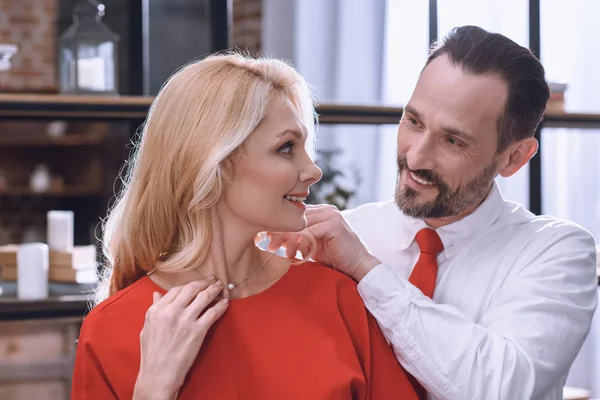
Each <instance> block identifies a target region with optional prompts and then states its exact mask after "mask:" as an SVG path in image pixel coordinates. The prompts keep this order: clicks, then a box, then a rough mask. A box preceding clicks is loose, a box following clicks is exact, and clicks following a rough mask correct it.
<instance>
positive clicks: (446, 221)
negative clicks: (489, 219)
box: [425, 184, 493, 229]
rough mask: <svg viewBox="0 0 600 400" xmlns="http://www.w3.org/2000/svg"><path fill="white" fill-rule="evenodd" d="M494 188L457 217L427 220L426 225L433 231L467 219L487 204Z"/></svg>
mask: <svg viewBox="0 0 600 400" xmlns="http://www.w3.org/2000/svg"><path fill="white" fill-rule="evenodd" d="M492 188H493V184H492V186H490V190H488V191H487V193H486V195H485V196H483V198H482V199H481V200H479V201H478V202H475V203H473V204H472V205H471V206H469V207H467V208H465V209H464V210H462V211H461V212H460V213H458V214H457V215H453V216H450V217H443V218H425V223H426V224H427V225H428V226H429V227H431V228H433V229H438V228H441V227H442V226H446V225H450V224H452V223H454V222H456V221H460V220H461V219H463V218H465V217H466V216H468V215H471V214H473V213H474V212H475V210H477V209H478V208H479V206H481V205H482V204H483V203H484V202H485V200H486V199H487V198H488V196H489V195H490V192H491V190H492Z"/></svg>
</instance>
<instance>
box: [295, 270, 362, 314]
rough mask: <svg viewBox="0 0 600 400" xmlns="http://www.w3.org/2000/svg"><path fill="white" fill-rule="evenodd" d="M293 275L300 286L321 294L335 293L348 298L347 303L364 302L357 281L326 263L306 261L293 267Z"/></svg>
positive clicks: (338, 296) (339, 296) (337, 295)
mask: <svg viewBox="0 0 600 400" xmlns="http://www.w3.org/2000/svg"><path fill="white" fill-rule="evenodd" d="M292 271H293V274H294V275H293V276H294V277H295V281H296V283H300V285H298V286H299V287H302V288H305V289H304V290H306V288H310V290H311V291H312V293H316V294H318V295H319V296H325V295H326V294H329V295H335V296H336V297H337V298H338V299H339V298H344V299H346V301H345V303H346V304H352V305H356V304H362V300H361V298H360V295H359V294H358V290H357V283H356V282H355V281H354V280H353V279H352V278H350V277H348V276H347V275H345V274H343V273H341V272H339V271H337V270H335V269H333V268H331V267H327V266H325V265H322V264H319V263H316V262H313V261H306V262H303V263H301V264H296V265H294V266H293V267H292Z"/></svg>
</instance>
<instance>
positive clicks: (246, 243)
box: [151, 210, 290, 298]
mask: <svg viewBox="0 0 600 400" xmlns="http://www.w3.org/2000/svg"><path fill="white" fill-rule="evenodd" d="M212 228H213V229H212V231H213V232H212V238H211V239H212V240H211V251H210V254H209V257H208V259H207V260H206V262H204V263H203V264H202V265H198V266H196V267H195V268H194V269H192V270H188V271H185V272H178V273H169V274H167V273H162V272H160V271H161V268H160V262H159V263H158V264H157V265H156V271H157V272H155V273H153V274H152V275H151V279H152V280H153V281H154V282H155V283H157V284H158V285H159V286H161V287H163V288H165V289H167V290H168V289H170V288H172V287H175V286H180V285H185V284H187V283H189V282H192V281H196V280H199V279H201V278H202V277H206V276H209V275H215V276H216V277H217V279H219V280H221V281H222V282H223V283H224V284H225V289H224V294H225V296H227V297H229V298H243V297H248V296H251V295H253V294H257V293H260V292H261V291H263V290H265V289H267V288H268V287H269V286H271V285H272V284H273V283H274V282H275V281H277V279H278V278H280V277H281V276H282V275H283V274H285V272H286V271H287V269H288V268H289V264H290V263H288V262H287V260H283V259H280V258H279V257H274V258H273V259H270V260H268V258H269V256H270V255H271V254H270V253H267V252H264V251H262V250H260V249H259V248H257V247H256V245H255V243H254V236H255V234H256V229H254V230H252V229H250V228H249V227H244V223H243V222H241V221H239V220H236V219H235V218H232V215H231V214H230V213H228V212H227V210H219V212H216V211H215V212H214V213H213V216H212ZM263 264H264V265H263ZM261 266H262V267H261ZM259 268H260V270H258V269H259ZM257 270H258V271H257ZM255 272H256V273H255ZM239 282H241V284H240V285H239V286H237V285H236V286H235V288H234V289H233V290H228V289H227V285H228V284H230V283H232V284H237V283H239Z"/></svg>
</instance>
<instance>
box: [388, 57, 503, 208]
mask: <svg viewBox="0 0 600 400" xmlns="http://www.w3.org/2000/svg"><path fill="white" fill-rule="evenodd" d="M507 97H508V88H507V85H506V84H505V83H504V81H503V80H502V79H501V78H500V77H498V76H495V75H472V74H469V73H465V72H464V71H463V70H462V69H461V67H459V66H454V65H452V64H451V63H450V60H449V59H448V57H447V56H446V55H442V56H440V57H438V58H437V59H435V60H433V61H432V62H431V63H430V64H429V65H428V66H427V67H426V68H425V69H424V70H423V72H422V73H421V76H420V78H419V80H418V82H417V85H416V87H415V91H414V92H413V95H412V97H411V99H410V101H409V102H408V104H407V105H406V107H405V110H404V114H403V116H402V119H401V121H400V125H399V127H398V180H397V186H396V202H397V204H398V206H399V207H400V209H401V210H402V211H403V212H404V213H406V214H407V215H409V216H412V217H414V218H420V219H441V218H452V217H457V216H464V215H466V214H468V213H469V212H471V211H472V210H473V209H475V208H476V207H477V206H478V205H479V204H480V203H481V202H482V201H483V200H484V198H485V197H486V196H487V193H488V192H489V189H490V187H491V183H492V181H493V179H494V178H495V177H496V175H497V174H498V159H497V156H498V154H497V151H496V149H497V136H498V129H497V123H498V119H499V117H500V116H501V115H502V113H503V111H504V106H505V104H506V100H507Z"/></svg>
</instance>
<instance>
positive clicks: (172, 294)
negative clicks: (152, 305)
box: [156, 286, 183, 306]
mask: <svg viewBox="0 0 600 400" xmlns="http://www.w3.org/2000/svg"><path fill="white" fill-rule="evenodd" d="M182 289H183V286H176V287H174V288H172V289H170V290H169V291H168V292H167V294H165V295H164V296H162V298H161V299H160V300H159V301H158V302H156V305H157V306H167V305H169V304H171V303H172V302H173V300H175V298H176V297H177V295H178V294H179V292H181V290H182Z"/></svg>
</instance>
